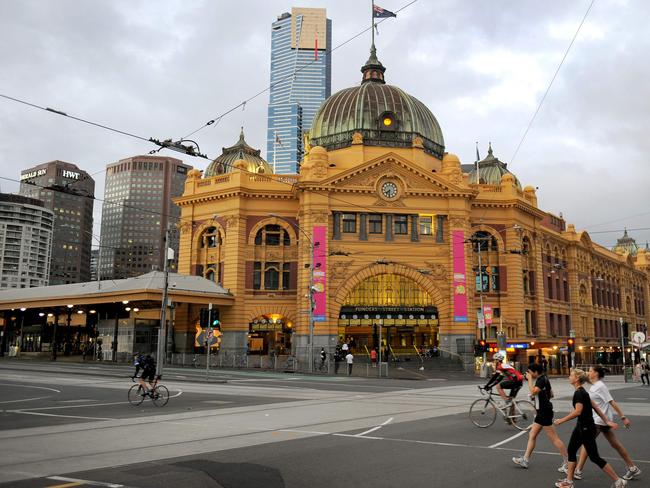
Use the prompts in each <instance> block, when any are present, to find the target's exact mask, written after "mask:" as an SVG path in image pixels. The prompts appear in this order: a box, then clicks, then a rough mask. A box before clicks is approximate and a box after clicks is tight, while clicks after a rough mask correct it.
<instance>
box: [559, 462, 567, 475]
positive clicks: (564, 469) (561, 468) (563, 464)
mask: <svg viewBox="0 0 650 488" xmlns="http://www.w3.org/2000/svg"><path fill="white" fill-rule="evenodd" d="M557 470H558V471H559V472H560V473H564V474H569V465H568V464H567V463H566V462H564V463H562V466H560V467H559V468H557Z"/></svg>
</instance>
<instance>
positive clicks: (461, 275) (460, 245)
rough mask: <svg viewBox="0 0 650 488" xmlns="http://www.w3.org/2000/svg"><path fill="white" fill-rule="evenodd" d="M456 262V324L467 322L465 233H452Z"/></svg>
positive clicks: (453, 256) (452, 250)
mask: <svg viewBox="0 0 650 488" xmlns="http://www.w3.org/2000/svg"><path fill="white" fill-rule="evenodd" d="M451 243H452V248H451V255H452V259H453V261H454V267H453V269H454V279H453V287H454V322H467V279H466V277H465V231H462V230H454V231H452V233H451Z"/></svg>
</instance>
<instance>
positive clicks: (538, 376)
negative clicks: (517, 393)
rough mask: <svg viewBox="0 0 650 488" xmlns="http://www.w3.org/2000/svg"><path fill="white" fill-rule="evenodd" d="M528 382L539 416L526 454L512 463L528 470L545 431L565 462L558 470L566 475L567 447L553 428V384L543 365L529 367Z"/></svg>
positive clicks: (533, 427)
mask: <svg viewBox="0 0 650 488" xmlns="http://www.w3.org/2000/svg"><path fill="white" fill-rule="evenodd" d="M526 380H527V382H528V390H529V392H530V398H531V400H532V399H534V400H535V407H536V408H537V415H536V416H535V420H534V422H533V425H532V427H531V428H530V432H529V433H528V445H527V446H526V452H525V453H524V455H523V456H521V457H514V458H512V462H513V463H515V464H517V465H519V466H521V467H522V468H526V469H527V468H528V464H529V462H530V457H531V456H532V455H533V451H534V450H535V445H536V443H537V436H539V434H540V433H541V432H542V430H543V431H544V433H546V435H547V436H548V438H549V440H550V441H551V442H552V443H553V445H554V446H555V448H556V449H557V450H558V452H559V453H560V454H561V455H562V459H563V460H564V462H563V463H562V465H561V466H560V467H559V468H558V471H559V472H560V473H566V472H567V469H568V464H567V450H566V446H565V445H564V442H562V439H560V437H559V436H558V435H557V432H556V431H555V427H554V426H553V403H551V398H553V389H552V388H551V382H550V381H549V379H548V377H547V376H546V375H545V374H544V371H543V369H542V365H541V364H537V363H535V364H530V365H528V371H527V372H526Z"/></svg>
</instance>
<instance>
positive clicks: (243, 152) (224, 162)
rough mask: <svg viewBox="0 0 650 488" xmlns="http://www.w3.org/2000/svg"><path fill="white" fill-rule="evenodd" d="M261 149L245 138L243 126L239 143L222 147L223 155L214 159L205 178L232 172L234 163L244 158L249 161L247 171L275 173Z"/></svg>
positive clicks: (204, 174)
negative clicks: (265, 159) (251, 144)
mask: <svg viewBox="0 0 650 488" xmlns="http://www.w3.org/2000/svg"><path fill="white" fill-rule="evenodd" d="M260 153H261V151H260V150H259V149H254V148H252V147H251V146H249V145H248V144H247V143H246V141H245V140H244V128H243V127H242V129H241V133H240V134H239V140H238V141H237V144H235V145H234V146H230V147H224V148H222V152H221V155H220V156H219V157H217V159H215V160H214V161H212V162H211V163H210V164H209V165H208V167H207V168H206V169H205V172H204V173H203V177H204V178H209V177H211V176H217V175H220V174H224V173H230V172H232V170H233V169H234V163H235V161H237V160H238V159H243V160H244V161H246V163H247V168H246V170H247V171H250V172H252V173H273V171H272V169H271V166H269V163H267V162H266V161H264V159H262V157H261V156H260Z"/></svg>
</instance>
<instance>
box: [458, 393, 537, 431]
mask: <svg viewBox="0 0 650 488" xmlns="http://www.w3.org/2000/svg"><path fill="white" fill-rule="evenodd" d="M478 389H479V391H480V392H481V395H482V396H483V398H479V399H478V400H476V401H474V402H473V403H472V406H471V407H470V408H469V418H470V420H471V421H472V423H473V424H474V425H476V426H477V427H480V428H482V429H487V428H488V427H490V426H491V425H492V424H493V423H494V422H495V420H496V418H497V412H499V413H500V414H501V415H502V416H503V420H505V422H506V423H508V424H510V425H512V426H514V427H515V428H517V429H519V430H528V429H529V428H530V427H531V426H532V425H533V421H534V420H535V415H537V409H536V408H535V405H533V404H532V403H531V402H529V401H527V400H516V399H515V398H513V399H512V403H511V404H509V405H508V404H505V403H504V404H498V403H497V402H496V401H495V400H494V398H493V397H495V396H499V395H496V394H494V393H492V389H491V388H484V387H482V386H479V387H478ZM486 394H487V396H485V395H486Z"/></svg>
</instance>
